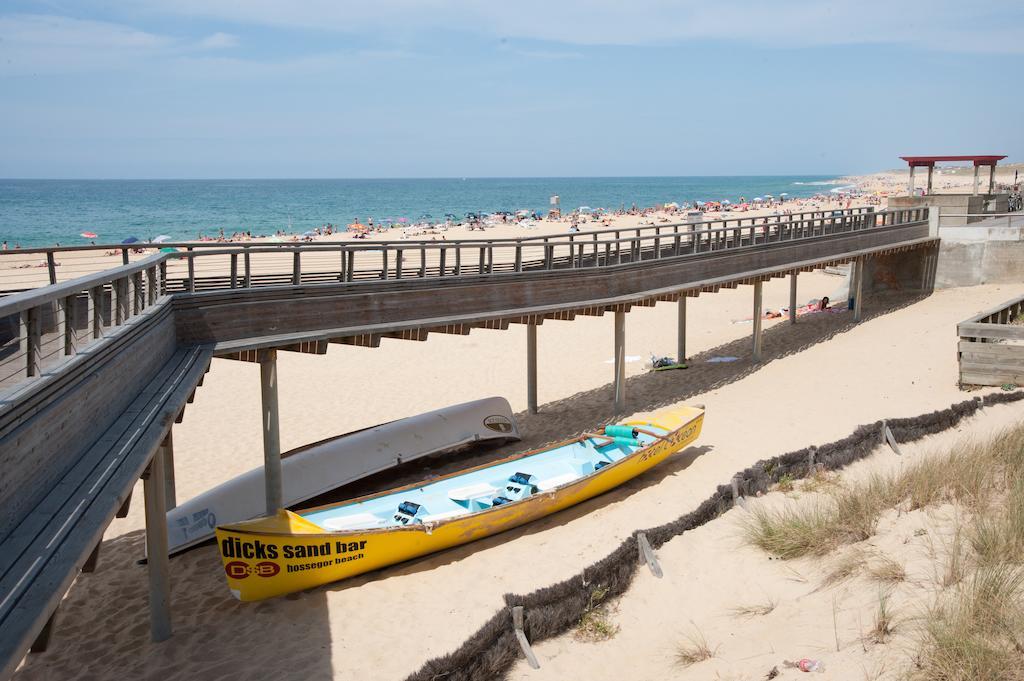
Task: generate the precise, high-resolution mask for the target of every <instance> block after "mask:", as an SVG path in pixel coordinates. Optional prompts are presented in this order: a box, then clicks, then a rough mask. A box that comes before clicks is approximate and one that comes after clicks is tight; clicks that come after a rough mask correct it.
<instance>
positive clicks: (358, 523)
mask: <svg viewBox="0 0 1024 681" xmlns="http://www.w3.org/2000/svg"><path fill="white" fill-rule="evenodd" d="M379 524H380V518H378V517H377V516H375V515H374V514H372V513H353V514H352V515H343V516H338V517H336V518H324V520H323V521H322V522H318V523H317V525H319V526H320V527H322V528H324V529H325V530H334V531H336V532H343V531H345V530H356V529H362V528H369V527H376V526H377V525H379Z"/></svg>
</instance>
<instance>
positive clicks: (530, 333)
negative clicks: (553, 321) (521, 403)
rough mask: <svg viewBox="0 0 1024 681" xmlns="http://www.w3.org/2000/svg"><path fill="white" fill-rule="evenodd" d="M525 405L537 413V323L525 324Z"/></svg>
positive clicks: (531, 411)
mask: <svg viewBox="0 0 1024 681" xmlns="http://www.w3.org/2000/svg"><path fill="white" fill-rule="evenodd" d="M526 405H527V408H528V409H529V411H530V413H531V414H536V413H537V325H536V324H535V323H534V322H530V323H529V324H527V325H526Z"/></svg>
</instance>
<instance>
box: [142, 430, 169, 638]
mask: <svg viewBox="0 0 1024 681" xmlns="http://www.w3.org/2000/svg"><path fill="white" fill-rule="evenodd" d="M163 459H164V455H163V451H162V449H161V448H157V450H156V454H155V455H154V456H153V460H152V461H150V464H149V468H148V469H147V472H146V473H144V474H143V491H144V492H145V496H146V564H147V567H148V569H149V632H150V637H151V638H152V640H153V641H154V642H155V643H159V642H160V641H166V640H167V639H169V638H170V637H171V583H170V571H171V570H170V560H169V559H168V556H167V508H166V503H165V501H166V500H165V498H164V491H165V488H164V484H165V483H164V460H163Z"/></svg>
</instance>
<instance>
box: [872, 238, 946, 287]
mask: <svg viewBox="0 0 1024 681" xmlns="http://www.w3.org/2000/svg"><path fill="white" fill-rule="evenodd" d="M934 255H935V250H934V249H925V248H921V249H916V250H913V251H907V252H905V253H891V254H888V255H876V256H872V257H870V258H868V259H867V260H865V261H864V285H863V289H864V294H865V295H868V294H872V293H887V292H900V293H919V292H921V291H926V290H930V289H931V288H932V286H931V283H932V278H931V276H930V268H931V267H933V266H934ZM926 275H929V276H926Z"/></svg>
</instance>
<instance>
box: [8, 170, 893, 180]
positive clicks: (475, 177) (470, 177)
mask: <svg viewBox="0 0 1024 681" xmlns="http://www.w3.org/2000/svg"><path fill="white" fill-rule="evenodd" d="M873 172H876V173H877V172H887V171H879V170H876V171H873ZM857 174H858V173H779V174H755V175H724V174H712V175H465V176H458V175H452V176H433V177H428V176H407V177H0V182H210V181H231V182H234V181H261V182H267V181H271V182H281V181H299V182H305V181H311V180H315V181H368V182H369V181H381V180H461V181H468V180H620V179H635V180H644V179H676V178H694V177H830V178H835V179H839V178H842V177H850V176H852V175H857ZM862 174H867V173H862Z"/></svg>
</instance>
